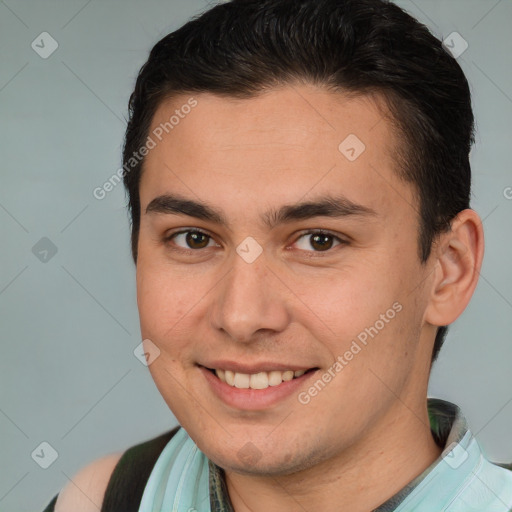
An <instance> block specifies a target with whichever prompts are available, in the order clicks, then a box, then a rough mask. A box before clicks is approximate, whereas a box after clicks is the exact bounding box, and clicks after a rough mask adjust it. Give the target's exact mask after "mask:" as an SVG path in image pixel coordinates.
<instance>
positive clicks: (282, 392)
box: [199, 366, 318, 411]
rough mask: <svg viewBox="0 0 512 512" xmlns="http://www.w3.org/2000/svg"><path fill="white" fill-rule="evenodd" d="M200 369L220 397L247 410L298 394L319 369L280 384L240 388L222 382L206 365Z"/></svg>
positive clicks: (261, 407)
mask: <svg viewBox="0 0 512 512" xmlns="http://www.w3.org/2000/svg"><path fill="white" fill-rule="evenodd" d="M199 369H200V370H201V372H202V373H203V375H204V377H205V379H206V381H207V382H208V384H209V385H210V387H211V389H212V391H213V393H214V394H215V395H216V396H217V397H218V398H220V399H221V400H222V401H223V402H224V403H226V404H227V405H230V406H231V407H234V408H236V409H243V410H246V411H257V410H262V409H267V408H268V407H271V406H273V405H275V404H277V403H279V402H280V401H282V400H284V399H286V398H288V397H290V396H291V395H294V394H298V392H299V390H300V388H301V387H302V386H304V384H305V383H306V381H308V380H309V379H310V378H311V377H312V376H313V375H315V374H316V373H317V371H318V370H313V371H310V372H308V373H305V374H304V375H301V376H300V377H296V378H294V379H292V380H289V381H286V382H282V383H281V384H279V386H269V387H268V388H265V389H251V388H249V389H240V388H235V387H233V386H230V385H229V384H226V383H225V382H222V381H221V380H220V379H219V378H218V377H217V376H216V375H215V374H213V373H212V372H211V371H210V370H208V369H206V368H205V367H204V366H200V367H199Z"/></svg>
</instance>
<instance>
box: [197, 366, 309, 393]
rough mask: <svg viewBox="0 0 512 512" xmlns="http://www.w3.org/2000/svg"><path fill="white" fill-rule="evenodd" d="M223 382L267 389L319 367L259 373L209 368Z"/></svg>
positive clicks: (244, 387)
mask: <svg viewBox="0 0 512 512" xmlns="http://www.w3.org/2000/svg"><path fill="white" fill-rule="evenodd" d="M207 370H209V371H210V372H211V373H213V374H214V375H215V376H216V377H217V378H218V379H219V380H220V381H221V382H224V383H225V384H227V385H228V386H231V387H233V388H239V389H267V388H268V387H271V386H273V387H275V386H279V385H280V384H282V383H283V382H288V381H291V380H294V379H298V378H300V377H302V376H303V375H305V374H307V373H310V372H314V371H316V370H318V368H310V369H309V370H295V371H294V370H286V371H278V370H274V371H270V372H259V373H252V374H248V373H239V372H233V371H231V370H220V369H213V368H207Z"/></svg>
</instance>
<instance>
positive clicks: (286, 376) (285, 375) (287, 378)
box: [283, 370, 293, 382]
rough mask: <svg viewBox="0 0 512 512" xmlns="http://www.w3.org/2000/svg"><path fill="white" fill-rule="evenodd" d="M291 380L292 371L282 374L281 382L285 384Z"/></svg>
mask: <svg viewBox="0 0 512 512" xmlns="http://www.w3.org/2000/svg"><path fill="white" fill-rule="evenodd" d="M292 379H293V371H292V370H286V371H285V372H283V380H284V381H285V382H287V381H289V380H292Z"/></svg>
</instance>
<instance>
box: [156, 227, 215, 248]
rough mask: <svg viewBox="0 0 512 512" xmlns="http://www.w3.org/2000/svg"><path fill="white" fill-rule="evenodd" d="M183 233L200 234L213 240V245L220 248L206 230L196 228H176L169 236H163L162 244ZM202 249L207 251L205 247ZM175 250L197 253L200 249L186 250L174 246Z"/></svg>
mask: <svg viewBox="0 0 512 512" xmlns="http://www.w3.org/2000/svg"><path fill="white" fill-rule="evenodd" d="M184 233H201V234H202V235H206V236H208V237H209V238H210V239H211V240H213V241H214V242H215V244H217V246H220V244H219V243H218V242H217V240H216V239H215V237H214V236H213V235H212V234H211V233H209V232H208V230H206V229H203V228H196V227H182V228H178V229H177V230H176V231H172V232H171V233H169V234H165V235H164V237H163V242H164V243H165V244H167V243H169V242H170V241H171V240H172V239H173V238H174V237H176V236H177V235H182V234H184ZM204 249H207V247H205V248H204ZM176 250H178V251H179V250H181V251H192V252H199V251H200V250H201V249H190V248H188V249H186V248H185V247H180V246H179V245H177V246H176Z"/></svg>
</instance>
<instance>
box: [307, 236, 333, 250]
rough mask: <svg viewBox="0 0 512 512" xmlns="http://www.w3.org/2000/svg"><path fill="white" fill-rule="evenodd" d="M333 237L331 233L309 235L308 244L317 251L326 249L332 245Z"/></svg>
mask: <svg viewBox="0 0 512 512" xmlns="http://www.w3.org/2000/svg"><path fill="white" fill-rule="evenodd" d="M333 238H334V237H333V236H331V235H323V234H321V235H311V238H310V244H311V247H313V248H314V249H316V250H318V251H326V250H327V249H330V248H331V247H332V244H333V242H334V240H333Z"/></svg>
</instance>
